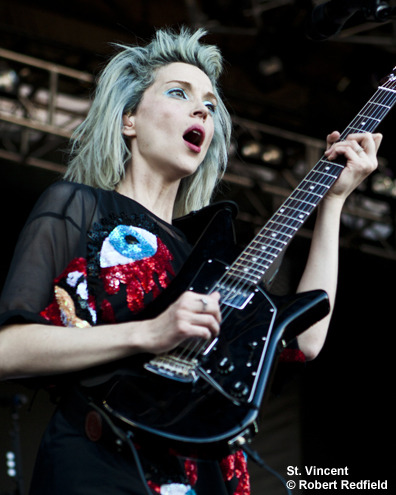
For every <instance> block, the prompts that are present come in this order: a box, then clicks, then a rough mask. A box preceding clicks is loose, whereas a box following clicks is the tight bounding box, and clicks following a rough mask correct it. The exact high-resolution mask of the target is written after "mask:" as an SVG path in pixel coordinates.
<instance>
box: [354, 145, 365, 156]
mask: <svg viewBox="0 0 396 495" xmlns="http://www.w3.org/2000/svg"><path fill="white" fill-rule="evenodd" d="M356 153H357V154H358V155H360V153H364V148H362V147H361V146H359V148H358V149H357V150H356Z"/></svg>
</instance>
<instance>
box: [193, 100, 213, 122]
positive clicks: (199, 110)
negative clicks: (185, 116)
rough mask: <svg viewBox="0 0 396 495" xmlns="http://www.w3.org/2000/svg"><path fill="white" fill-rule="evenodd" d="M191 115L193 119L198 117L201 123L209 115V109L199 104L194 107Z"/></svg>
mask: <svg viewBox="0 0 396 495" xmlns="http://www.w3.org/2000/svg"><path fill="white" fill-rule="evenodd" d="M192 114H193V116H194V117H199V118H201V119H202V120H203V121H205V120H206V118H207V117H208V115H209V109H208V107H207V106H206V105H204V104H203V103H199V104H198V105H196V106H195V109H194V110H193V111H192Z"/></svg>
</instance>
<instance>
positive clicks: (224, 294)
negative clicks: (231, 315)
mask: <svg viewBox="0 0 396 495" xmlns="http://www.w3.org/2000/svg"><path fill="white" fill-rule="evenodd" d="M216 290H218V291H219V292H220V294H221V303H222V304H225V305H227V306H230V307H231V308H235V309H243V308H244V307H245V306H246V305H247V304H248V303H249V301H250V300H251V299H252V297H253V296H254V291H252V290H246V289H245V290H241V289H240V288H235V287H229V286H227V285H221V284H220V285H218V286H217V287H216Z"/></svg>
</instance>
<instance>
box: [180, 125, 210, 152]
mask: <svg viewBox="0 0 396 495" xmlns="http://www.w3.org/2000/svg"><path fill="white" fill-rule="evenodd" d="M183 139H184V141H186V143H187V144H188V145H189V147H190V148H192V149H193V150H194V151H199V150H200V148H201V146H202V143H203V142H204V139H205V132H204V130H203V129H201V128H199V127H195V126H194V127H192V128H190V129H187V131H186V132H185V133H184V134H183Z"/></svg>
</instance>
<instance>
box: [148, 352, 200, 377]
mask: <svg viewBox="0 0 396 495" xmlns="http://www.w3.org/2000/svg"><path fill="white" fill-rule="evenodd" d="M197 365H198V360H197V359H192V360H191V359H183V358H180V357H178V356H172V355H168V354H167V355H163V356H156V357H155V358H153V359H151V360H150V361H149V362H148V363H146V364H145V365H144V367H145V368H146V370H148V371H151V372H152V373H156V374H157V375H161V376H163V377H165V378H171V379H172V380H176V381H179V382H185V383H191V382H195V381H196V380H197V379H198V375H197V373H196V371H195V370H196V367H197Z"/></svg>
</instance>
